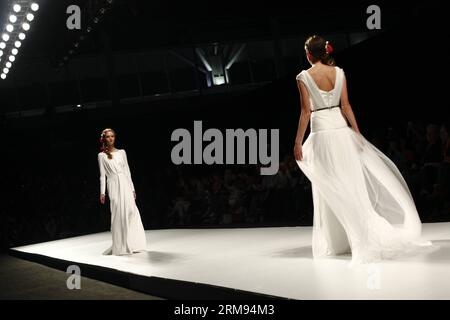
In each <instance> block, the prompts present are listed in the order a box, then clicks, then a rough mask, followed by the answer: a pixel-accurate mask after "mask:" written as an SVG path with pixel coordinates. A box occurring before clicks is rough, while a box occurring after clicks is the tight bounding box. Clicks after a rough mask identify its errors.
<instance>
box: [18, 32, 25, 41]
mask: <svg viewBox="0 0 450 320" xmlns="http://www.w3.org/2000/svg"><path fill="white" fill-rule="evenodd" d="M19 39H20V40H25V33H23V32H21V33H19Z"/></svg>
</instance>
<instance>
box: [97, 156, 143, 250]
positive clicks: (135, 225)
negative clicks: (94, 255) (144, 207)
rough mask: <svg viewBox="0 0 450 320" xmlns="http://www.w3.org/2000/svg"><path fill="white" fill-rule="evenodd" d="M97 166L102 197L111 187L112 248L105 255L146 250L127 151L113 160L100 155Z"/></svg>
mask: <svg viewBox="0 0 450 320" xmlns="http://www.w3.org/2000/svg"><path fill="white" fill-rule="evenodd" d="M98 165H99V168H100V193H102V194H105V188H106V186H107V187H108V196H109V200H110V209H111V233H112V246H111V247H110V248H109V249H107V250H106V251H104V252H103V254H104V255H110V254H113V255H124V254H132V253H133V252H139V251H143V250H145V248H146V245H147V241H146V237H145V230H144V226H143V225H142V221H141V215H140V213H139V209H138V207H137V206H136V201H135V199H134V195H133V191H134V184H133V180H132V179H131V173H130V168H129V166H128V160H127V154H126V152H125V149H116V150H115V151H114V152H112V159H108V155H107V154H106V153H104V152H100V153H99V154H98ZM105 180H106V181H105Z"/></svg>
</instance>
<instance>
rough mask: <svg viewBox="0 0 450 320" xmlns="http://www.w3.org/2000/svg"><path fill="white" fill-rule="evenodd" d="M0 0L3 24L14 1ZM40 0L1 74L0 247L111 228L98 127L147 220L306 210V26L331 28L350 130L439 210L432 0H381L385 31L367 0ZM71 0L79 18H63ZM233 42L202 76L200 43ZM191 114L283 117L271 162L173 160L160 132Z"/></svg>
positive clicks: (220, 46)
mask: <svg viewBox="0 0 450 320" xmlns="http://www.w3.org/2000/svg"><path fill="white" fill-rule="evenodd" d="M0 3H1V4H0V25H1V26H2V27H3V26H4V24H5V22H6V20H7V17H8V14H9V12H10V8H11V4H12V1H1V2H0ZM39 3H40V10H39V11H38V13H37V14H36V18H35V20H34V21H33V22H32V23H31V30H30V31H29V32H27V38H26V39H25V40H24V41H23V43H22V46H21V48H20V50H19V54H18V55H17V59H16V61H15V62H14V64H13V67H12V68H11V70H10V72H9V74H8V76H7V78H6V79H5V80H1V81H0V130H1V135H0V137H1V146H2V148H1V150H2V151H1V155H2V156H1V161H2V163H1V165H2V168H3V170H2V179H1V184H2V186H1V187H2V190H3V191H2V205H1V207H0V237H1V239H0V240H1V247H2V250H5V249H6V248H9V247H13V246H18V245H23V244H29V243H34V242H42V241H48V240H52V239H59V238H65V237H70V236H74V235H81V234H88V233H93V232H101V231H107V230H109V223H110V216H109V215H110V212H109V202H107V203H106V204H105V205H101V204H100V203H99V200H98V197H99V172H98V163H97V153H98V152H99V144H98V139H99V135H100V133H101V130H102V129H103V128H106V127H111V128H113V129H115V131H116V133H117V143H116V146H117V147H118V148H124V149H126V150H127V154H128V160H129V164H130V168H131V173H132V177H133V181H134V184H135V188H136V192H137V205H138V207H139V210H140V213H141V216H142V219H143V223H144V227H145V228H146V229H154V228H176V227H242V226H246V227H256V226H273V225H311V223H312V213H313V208H312V198H311V189H310V183H309V181H308V180H307V179H306V178H305V176H304V175H303V174H302V172H301V171H300V170H299V169H298V167H297V165H296V163H295V161H294V159H293V154H292V148H293V143H294V139H295V134H296V130H297V125H298V118H299V115H300V104H299V94H298V91H297V87H296V81H295V76H296V75H297V74H298V73H299V72H300V71H301V70H303V69H307V68H309V64H308V62H307V60H306V58H305V54H304V49H303V44H304V41H305V40H306V38H307V36H309V35H311V34H314V33H317V34H320V35H322V36H324V37H325V38H326V39H327V40H330V41H331V42H332V44H333V47H334V50H335V51H334V58H335V60H336V64H337V65H338V66H340V67H341V68H343V69H344V70H345V72H346V76H347V81H348V89H349V97H350V101H351V103H352V107H353V109H354V112H355V115H356V118H357V120H358V124H359V127H360V129H361V132H362V133H363V135H364V136H366V138H368V139H369V140H370V141H371V142H372V143H374V144H375V145H376V146H377V147H379V148H380V150H382V151H383V152H385V153H386V154H387V155H388V156H389V157H390V158H391V159H392V160H393V161H394V162H395V163H396V164H397V165H398V167H399V169H400V170H401V172H402V174H403V175H404V177H405V180H406V181H407V183H408V185H409V186H410V189H411V192H412V194H413V197H414V199H415V201H416V205H417V207H418V211H419V214H420V217H421V219H422V221H423V222H433V221H449V218H450V203H449V200H448V199H450V197H449V193H448V190H449V189H448V183H449V181H450V180H449V176H448V163H449V154H448V145H449V143H448V138H446V137H447V135H448V116H447V110H448V107H449V102H448V99H447V91H448V89H447V88H446V86H447V84H448V81H446V80H445V79H446V76H447V75H448V71H449V67H448V52H447V51H446V41H447V40H446V39H448V36H449V34H448V28H447V26H446V20H445V17H446V11H445V8H444V2H443V1H442V2H439V1H419V2H395V4H394V3H392V2H390V3H387V2H386V3H383V2H379V3H378V5H379V6H380V8H381V17H382V18H381V23H382V29H381V30H368V29H367V28H366V18H367V14H366V8H367V6H368V5H370V4H372V3H371V2H360V3H359V4H356V3H355V4H341V3H336V2H320V3H319V4H317V5H314V6H312V5H311V4H310V3H307V2H302V1H296V2H287V1H286V2H279V1H277V2H275V3H272V4H270V5H267V4H265V3H263V2H261V1H259V2H256V1H255V2H253V1H248V2H240V3H239V2H237V1H236V2H234V1H226V2H211V1H200V2H199V1H195V3H191V2H189V1H184V2H182V1H180V2H171V1H164V2H162V1H138V0H134V1H130V0H128V1H127V0H115V1H112V3H109V2H108V1H106V0H105V1H102V0H98V1H92V0H85V1H66V0H61V1H49V0H46V1H41V2H39ZM75 3H77V4H78V5H79V6H80V8H81V9H82V29H81V30H76V31H71V30H68V29H67V28H66V25H65V23H66V19H67V17H68V15H67V14H66V8H67V6H68V5H71V4H75ZM102 8H104V9H105V10H104V12H103V13H100V12H101V11H100V10H101V9H102ZM95 18H97V19H98V22H97V23H95V22H94V19H95ZM88 28H90V31H89V32H88V31H87V30H88ZM239 50H240V54H238V55H236V59H235V61H234V63H233V64H232V66H231V67H230V69H229V74H228V75H229V81H228V83H224V84H221V85H211V84H209V83H208V77H210V75H208V72H205V70H206V69H205V65H204V64H203V62H202V59H201V57H205V58H206V60H208V61H210V62H211V61H214V59H218V60H220V59H222V61H226V62H227V61H230V59H231V58H232V57H233V56H234V54H235V53H236V52H239ZM4 60H5V55H4V56H3V57H2V60H1V61H0V64H2V69H3V63H4ZM224 64H225V63H224ZM215 70H216V69H215ZM218 70H219V71H220V68H219V69H218ZM222 71H223V68H222ZM209 79H211V78H209ZM78 105H79V106H80V107H78ZM194 120H202V122H203V128H204V130H206V129H207V128H218V129H222V130H225V129H226V128H243V129H244V130H245V129H248V128H255V129H259V128H266V129H279V130H280V170H279V173H278V174H277V175H276V176H270V177H269V176H260V175H259V167H258V166H257V165H213V166H207V165H181V166H176V165H174V164H172V162H171V160H170V151H171V148H172V147H173V146H174V143H172V142H171V140H170V136H171V133H172V131H173V130H175V129H177V128H186V129H188V130H189V131H191V132H193V124H194ZM308 131H309V129H308ZM223 132H224V131H223ZM307 134H308V132H307V133H306V135H305V138H306V137H307Z"/></svg>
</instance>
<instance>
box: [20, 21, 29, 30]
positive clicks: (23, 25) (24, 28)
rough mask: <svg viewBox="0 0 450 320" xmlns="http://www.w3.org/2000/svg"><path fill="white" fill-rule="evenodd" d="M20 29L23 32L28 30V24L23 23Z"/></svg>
mask: <svg viewBox="0 0 450 320" xmlns="http://www.w3.org/2000/svg"><path fill="white" fill-rule="evenodd" d="M22 29H23V30H25V31H28V30H30V24H29V23H27V22H24V23H23V24H22Z"/></svg>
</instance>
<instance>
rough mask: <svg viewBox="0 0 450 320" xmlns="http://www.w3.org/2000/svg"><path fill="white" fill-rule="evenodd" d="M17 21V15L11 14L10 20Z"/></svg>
mask: <svg viewBox="0 0 450 320" xmlns="http://www.w3.org/2000/svg"><path fill="white" fill-rule="evenodd" d="M16 21H17V17H16V16H15V15H13V14H12V15H10V16H9V22H11V23H16Z"/></svg>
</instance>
